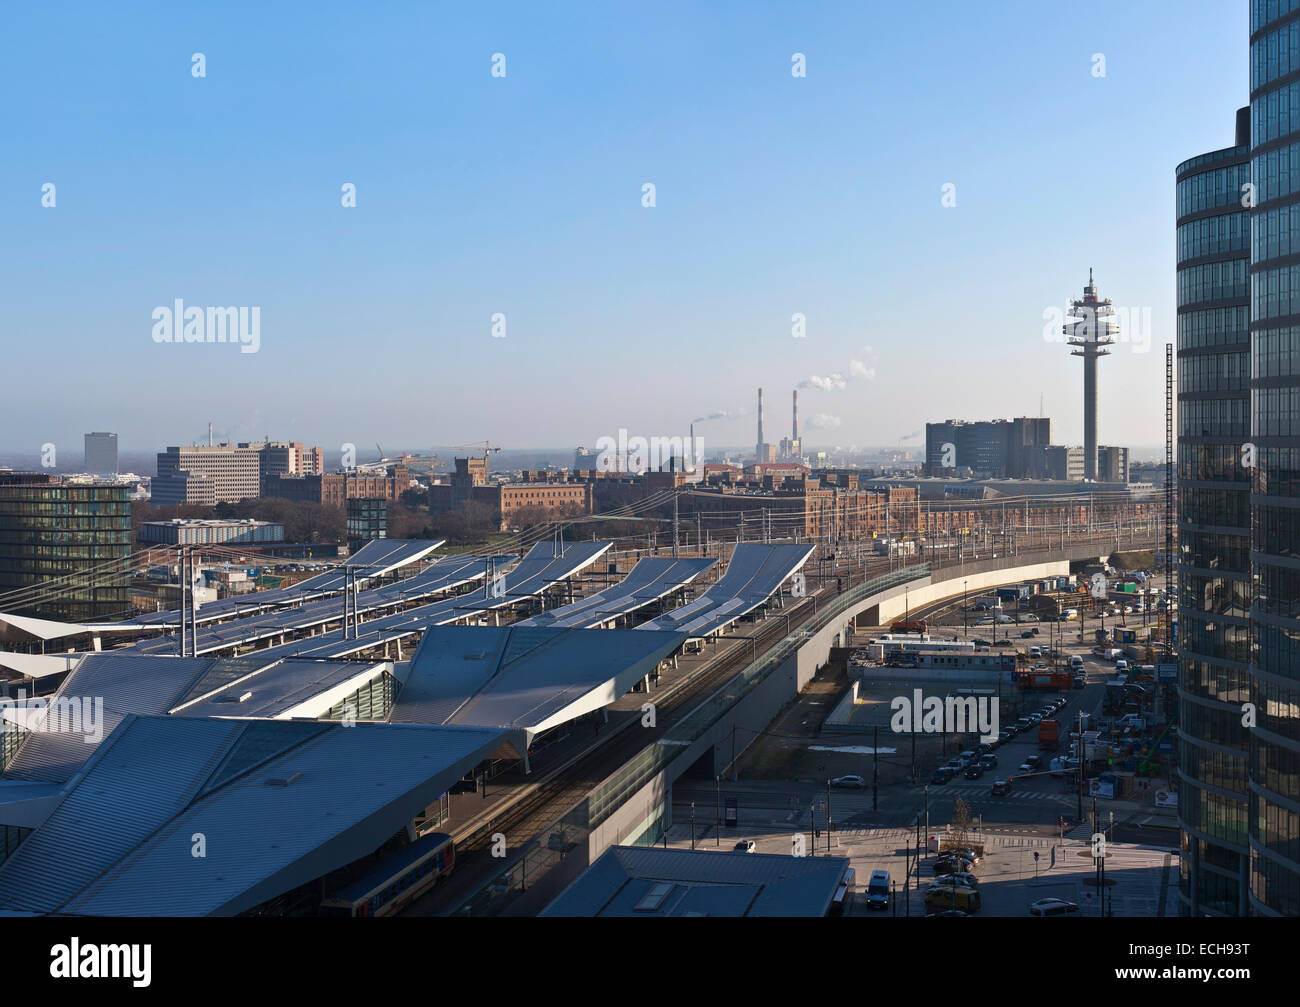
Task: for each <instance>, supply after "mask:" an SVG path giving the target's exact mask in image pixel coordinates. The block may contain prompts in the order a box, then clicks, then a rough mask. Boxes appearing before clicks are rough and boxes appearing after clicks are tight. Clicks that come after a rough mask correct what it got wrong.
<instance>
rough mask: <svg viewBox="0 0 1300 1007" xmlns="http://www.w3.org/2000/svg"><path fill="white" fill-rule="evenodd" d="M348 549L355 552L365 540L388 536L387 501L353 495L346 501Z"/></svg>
mask: <svg viewBox="0 0 1300 1007" xmlns="http://www.w3.org/2000/svg"><path fill="white" fill-rule="evenodd" d="M347 512H348V551H349V552H356V551H357V550H358V549H360V548H361V547H362V546H363V545H365V544H366V543H367V542H369V541H371V540H372V539H377V538H388V501H387V500H382V499H379V500H376V499H370V498H366V497H353V498H352V499H350V500H348V501H347Z"/></svg>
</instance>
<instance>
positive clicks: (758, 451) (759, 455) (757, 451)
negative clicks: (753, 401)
mask: <svg viewBox="0 0 1300 1007" xmlns="http://www.w3.org/2000/svg"><path fill="white" fill-rule="evenodd" d="M754 460H755V461H760V462H761V461H763V389H761V388H760V389H759V390H758V446H757V447H756V448H754Z"/></svg>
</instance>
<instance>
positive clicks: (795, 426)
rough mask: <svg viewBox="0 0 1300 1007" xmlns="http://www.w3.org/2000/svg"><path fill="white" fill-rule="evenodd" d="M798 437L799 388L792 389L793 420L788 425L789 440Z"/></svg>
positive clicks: (794, 439)
mask: <svg viewBox="0 0 1300 1007" xmlns="http://www.w3.org/2000/svg"><path fill="white" fill-rule="evenodd" d="M798 439H799V389H798V388H796V389H795V390H794V421H793V422H792V423H791V425H790V440H792V441H797V440H798Z"/></svg>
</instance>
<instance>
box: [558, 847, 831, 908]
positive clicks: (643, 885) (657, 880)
mask: <svg viewBox="0 0 1300 1007" xmlns="http://www.w3.org/2000/svg"><path fill="white" fill-rule="evenodd" d="M848 866H849V860H848V858H847V857H790V856H782V855H776V854H762V853H732V852H725V853H724V852H715V851H710V850H664V849H659V848H658V847H648V846H614V847H611V848H610V849H608V850H606V851H605V853H603V854H602V855H601V856H600V857H599V858H598V859H597V860H596V862H595V863H594V864H592V865H591V866H590V867H589V868H587V870H585V871H584V872H583V873H582V874H580V875H579V876H578V877H577V879H576V880H574V882H573V883H572V884H571V885H569V887H568V888H566V889H565V890H564V891H563V892H562V893H561V894H560V896H559V897H558V898H557V899H556V900H555V901H554V902H552V903H551V904H550V905H549V906H547V907H546V909H545V910H544V911H543V912H542V913H541V915H542V916H586V917H590V916H652V917H653V916H660V917H664V916H686V915H691V914H701V915H708V916H814V917H816V916H825V915H826V913H827V911H828V910H829V908H830V904H831V900H832V899H833V898H834V896H835V890H836V888H837V887H838V886H839V883H840V879H841V878H842V877H843V876H844V871H845V869H846V868H847V867H848ZM656 884H662V885H664V886H666V887H665V888H661V889H660V890H659V892H658V894H659V896H660V898H658V899H656V900H655V905H654V906H652V907H651V906H644V905H643V908H641V909H640V910H638V909H637V906H638V905H639V904H642V900H643V899H644V898H645V897H646V895H647V894H648V893H649V892H650V890H651V888H652V887H653V886H654V885H656Z"/></svg>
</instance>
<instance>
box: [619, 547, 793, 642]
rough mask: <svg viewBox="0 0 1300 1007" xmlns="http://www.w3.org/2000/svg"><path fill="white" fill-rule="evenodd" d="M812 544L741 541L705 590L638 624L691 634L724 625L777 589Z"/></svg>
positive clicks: (702, 633)
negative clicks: (772, 543) (682, 603)
mask: <svg viewBox="0 0 1300 1007" xmlns="http://www.w3.org/2000/svg"><path fill="white" fill-rule="evenodd" d="M813 548H814V547H813V546H811V545H788V544H787V545H765V544H763V543H760V542H742V543H740V544H739V545H737V546H736V547H735V549H734V550H733V551H732V553H731V561H730V562H729V563H728V564H727V570H726V573H724V574H723V575H722V577H721V578H720V579H719V580H718V582H717V583H716V584H714V585H713V586H712V587H711V588H709V589H708V590H707V591H706V592H704V594H702V595H700V597H698V598H696V599H695V600H694V601H693V602H691V603H690V604H688V605H682V606H681V607H680V608H675V609H673V610H672V611H671V612H667V613H665V614H664V615H661V616H659V618H657V619H652V620H651V621H649V622H646V623H643V624H642V625H640V626H638V627H637V628H638V629H640V630H672V631H673V632H676V633H684V634H686V635H687V636H689V637H692V638H694V637H702V636H709V635H710V634H712V633H716V632H718V631H719V630H722V629H725V628H726V627H727V626H729V625H731V623H733V622H735V621H736V620H737V619H739V618H740V617H741V616H744V615H747V614H749V613H750V612H752V611H753V610H754V609H756V608H758V607H759V606H761V605H763V604H764V603H766V602H767V600H768V599H769V598H771V597H772V596H773V595H774V594H776V593H777V592H778V591H780V590H781V585H782V584H784V583H785V582H786V581H787V580H788V579H789V578H790V577H792V576H794V574H796V573H798V572H799V570H800V569H801V568H802V567H803V565H804V564H805V563H806V562H808V557H809V556H811V555H812V553H813Z"/></svg>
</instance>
